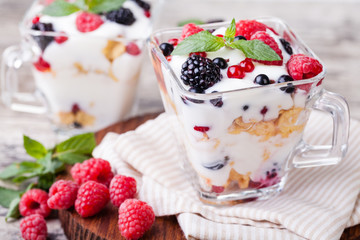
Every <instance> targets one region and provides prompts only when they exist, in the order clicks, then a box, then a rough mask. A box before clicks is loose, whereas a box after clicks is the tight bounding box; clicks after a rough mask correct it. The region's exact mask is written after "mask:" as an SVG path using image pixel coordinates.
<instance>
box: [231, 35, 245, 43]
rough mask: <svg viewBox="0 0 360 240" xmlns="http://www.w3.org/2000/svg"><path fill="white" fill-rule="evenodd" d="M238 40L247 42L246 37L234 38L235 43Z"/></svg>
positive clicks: (238, 36)
mask: <svg viewBox="0 0 360 240" xmlns="http://www.w3.org/2000/svg"><path fill="white" fill-rule="evenodd" d="M238 40H245V41H246V38H245V37H244V36H241V35H237V36H236V37H235V38H234V42H235V41H238Z"/></svg>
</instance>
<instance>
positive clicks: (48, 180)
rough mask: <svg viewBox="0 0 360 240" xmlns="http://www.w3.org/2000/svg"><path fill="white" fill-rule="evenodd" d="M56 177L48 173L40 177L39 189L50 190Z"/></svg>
mask: <svg viewBox="0 0 360 240" xmlns="http://www.w3.org/2000/svg"><path fill="white" fill-rule="evenodd" d="M55 179H56V176H55V174H53V173H46V174H43V175H41V176H39V179H38V182H37V185H36V186H37V187H38V188H41V189H43V190H46V191H47V190H48V189H49V188H50V187H51V185H52V184H53V183H54V182H55Z"/></svg>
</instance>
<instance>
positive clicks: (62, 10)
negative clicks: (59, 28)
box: [42, 0, 80, 17]
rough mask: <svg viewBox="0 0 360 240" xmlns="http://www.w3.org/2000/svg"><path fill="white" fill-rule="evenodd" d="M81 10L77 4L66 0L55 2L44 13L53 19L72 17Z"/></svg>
mask: <svg viewBox="0 0 360 240" xmlns="http://www.w3.org/2000/svg"><path fill="white" fill-rule="evenodd" d="M79 10H80V7H79V6H78V5H76V4H73V3H69V2H66V1H65V0H55V1H54V2H52V3H51V4H50V5H48V6H46V7H45V8H44V10H43V11H42V13H43V14H45V15H49V16H53V17H62V16H67V15H70V14H72V13H74V12H77V11H79Z"/></svg>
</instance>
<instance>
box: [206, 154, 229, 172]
mask: <svg viewBox="0 0 360 240" xmlns="http://www.w3.org/2000/svg"><path fill="white" fill-rule="evenodd" d="M229 159H230V158H229V157H228V156H226V157H225V158H224V160H221V161H217V162H214V163H209V164H204V165H203V167H204V168H207V169H210V170H219V169H222V168H223V167H224V166H225V165H226V164H227V163H228V162H229Z"/></svg>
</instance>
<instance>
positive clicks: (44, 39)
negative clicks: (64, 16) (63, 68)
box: [31, 22, 54, 51]
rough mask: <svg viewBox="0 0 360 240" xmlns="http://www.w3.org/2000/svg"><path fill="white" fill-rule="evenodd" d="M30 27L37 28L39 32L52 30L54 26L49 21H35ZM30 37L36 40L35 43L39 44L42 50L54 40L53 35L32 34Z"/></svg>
mask: <svg viewBox="0 0 360 240" xmlns="http://www.w3.org/2000/svg"><path fill="white" fill-rule="evenodd" d="M31 29H33V30H38V31H41V32H54V28H53V25H52V24H51V23H42V22H37V23H35V24H33V25H32V26H31ZM32 37H33V38H34V40H35V41H36V42H37V44H38V45H39V47H40V49H41V50H42V51H44V50H45V48H46V47H47V46H48V45H49V44H50V43H51V42H52V41H53V40H54V37H52V36H43V35H40V36H32Z"/></svg>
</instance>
